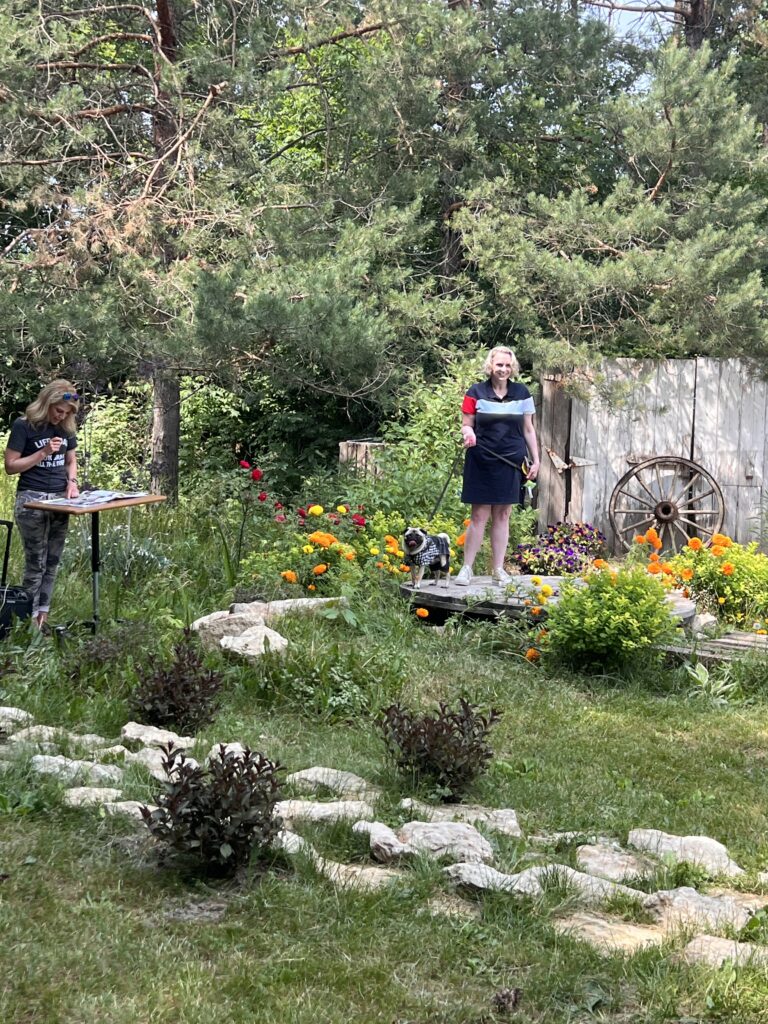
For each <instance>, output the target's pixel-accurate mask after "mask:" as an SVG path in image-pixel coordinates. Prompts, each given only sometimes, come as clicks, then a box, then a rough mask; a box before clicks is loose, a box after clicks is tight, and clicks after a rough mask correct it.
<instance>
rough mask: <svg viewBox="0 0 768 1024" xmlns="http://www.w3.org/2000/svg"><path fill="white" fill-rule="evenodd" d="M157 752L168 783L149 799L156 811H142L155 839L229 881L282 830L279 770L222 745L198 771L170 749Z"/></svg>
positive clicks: (264, 759) (251, 754) (253, 755)
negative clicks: (276, 812)
mask: <svg viewBox="0 0 768 1024" xmlns="http://www.w3.org/2000/svg"><path fill="white" fill-rule="evenodd" d="M161 749H162V751H163V754H164V757H163V768H164V769H165V773H166V776H167V779H166V781H165V782H163V783H162V786H163V788H162V790H161V792H160V793H158V794H157V795H156V796H155V798H154V800H155V803H156V805H157V806H156V807H155V808H154V809H153V810H150V809H149V808H148V807H142V808H141V816H142V819H143V820H144V824H145V825H146V826H147V828H148V829H149V831H150V832H151V833H152V835H153V836H154V837H155V839H157V840H159V841H160V842H161V843H163V844H164V845H165V846H166V847H168V848H169V849H171V850H173V851H174V852H175V853H176V854H178V855H180V856H181V857H183V858H184V859H185V860H186V861H188V862H191V863H192V864H193V865H194V867H196V868H197V869H198V870H199V871H200V872H201V873H203V874H207V875H218V876H222V875H233V874H234V873H235V872H236V871H237V870H238V869H239V868H241V867H244V866H245V865H247V864H248V863H249V861H250V860H251V858H252V857H253V856H254V855H256V856H263V855H264V854H265V853H266V852H267V851H268V850H269V848H270V846H271V845H272V842H273V840H274V838H275V836H276V835H277V833H278V832H279V831H280V828H281V826H282V819H281V818H280V817H279V816H277V815H276V814H275V805H276V804H277V801H278V800H279V798H280V790H281V787H282V780H281V779H280V778H279V773H280V772H281V771H283V768H282V766H281V765H280V764H278V763H277V762H275V761H270V760H269V758H267V757H265V756H264V755H263V754H260V753H258V752H257V751H253V750H249V749H248V747H246V748H245V749H244V750H242V751H241V750H228V749H227V748H226V747H225V745H224V744H223V743H222V744H220V745H219V750H218V753H217V754H216V755H215V756H214V757H212V758H211V759H210V761H209V763H208V766H207V767H206V768H201V767H200V766H198V765H195V764H194V763H190V762H189V761H188V760H187V758H186V756H185V755H184V753H183V752H182V751H181V750H178V749H175V748H174V746H173V744H172V743H171V744H168V746H165V747H162V748H161Z"/></svg>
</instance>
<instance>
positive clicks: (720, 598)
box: [717, 597, 725, 604]
mask: <svg viewBox="0 0 768 1024" xmlns="http://www.w3.org/2000/svg"><path fill="white" fill-rule="evenodd" d="M717 603H718V604H725V598H724V597H718V599H717Z"/></svg>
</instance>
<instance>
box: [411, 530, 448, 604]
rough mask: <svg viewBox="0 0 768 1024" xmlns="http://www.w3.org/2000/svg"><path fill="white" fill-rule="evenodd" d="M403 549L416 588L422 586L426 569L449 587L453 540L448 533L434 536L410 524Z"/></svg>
mask: <svg viewBox="0 0 768 1024" xmlns="http://www.w3.org/2000/svg"><path fill="white" fill-rule="evenodd" d="M403 551H404V552H405V562H406V565H408V566H410V569H411V585H412V586H413V589H414V590H418V589H419V587H420V586H421V580H422V577H423V576H424V570H425V569H429V570H430V572H431V573H432V575H433V576H434V578H435V581H436V582H437V583H439V582H440V580H441V579H442V581H443V586H444V587H446V588H447V587H448V580H449V573H450V569H451V541H450V538H449V536H448V534H447V533H438V534H437V535H435V536H433V535H432V534H430V533H427V531H426V530H422V529H421V528H420V527H418V526H409V527H408V528H407V529H406V531H405V533H404V534H403Z"/></svg>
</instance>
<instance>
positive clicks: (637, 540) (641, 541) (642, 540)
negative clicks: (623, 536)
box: [635, 533, 645, 544]
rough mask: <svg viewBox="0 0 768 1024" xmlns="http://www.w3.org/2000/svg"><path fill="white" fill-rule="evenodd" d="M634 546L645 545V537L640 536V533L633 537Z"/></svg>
mask: <svg viewBox="0 0 768 1024" xmlns="http://www.w3.org/2000/svg"><path fill="white" fill-rule="evenodd" d="M635 544H645V537H644V536H643V535H642V533H638V535H637V536H636V537H635Z"/></svg>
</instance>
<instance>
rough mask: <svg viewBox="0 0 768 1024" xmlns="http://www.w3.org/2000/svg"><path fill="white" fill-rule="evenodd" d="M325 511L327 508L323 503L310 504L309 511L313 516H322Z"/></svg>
mask: <svg viewBox="0 0 768 1024" xmlns="http://www.w3.org/2000/svg"><path fill="white" fill-rule="evenodd" d="M324 511H325V509H324V508H323V506H322V505H310V506H309V508H308V509H307V512H309V514H310V515H311V516H321V515H322V514H323V512H324Z"/></svg>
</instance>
